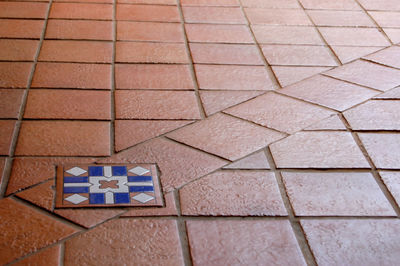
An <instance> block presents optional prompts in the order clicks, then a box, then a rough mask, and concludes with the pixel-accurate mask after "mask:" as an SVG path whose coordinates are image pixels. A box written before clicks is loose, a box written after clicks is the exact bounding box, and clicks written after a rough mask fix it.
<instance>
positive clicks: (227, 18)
mask: <svg viewBox="0 0 400 266" xmlns="http://www.w3.org/2000/svg"><path fill="white" fill-rule="evenodd" d="M182 12H183V17H184V19H185V22H186V23H221V24H246V23H247V21H246V18H245V17H244V15H243V13H242V11H241V10H240V8H239V7H188V6H184V7H183V8H182Z"/></svg>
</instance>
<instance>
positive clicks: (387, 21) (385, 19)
mask: <svg viewBox="0 0 400 266" xmlns="http://www.w3.org/2000/svg"><path fill="white" fill-rule="evenodd" d="M399 10H400V9H399ZM368 14H370V15H371V16H372V18H373V19H374V20H375V21H376V22H377V23H378V25H379V26H381V27H382V28H384V27H387V28H400V18H399V14H400V13H399V12H388V11H369V12H368Z"/></svg>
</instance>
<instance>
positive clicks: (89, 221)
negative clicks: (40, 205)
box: [54, 208, 124, 228]
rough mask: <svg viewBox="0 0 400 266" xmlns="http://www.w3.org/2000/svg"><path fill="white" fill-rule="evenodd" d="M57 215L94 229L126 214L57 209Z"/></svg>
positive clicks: (95, 210) (113, 209) (109, 211)
mask: <svg viewBox="0 0 400 266" xmlns="http://www.w3.org/2000/svg"><path fill="white" fill-rule="evenodd" d="M54 212H55V213H56V214H57V215H60V216H62V217H63V218H65V219H68V220H70V221H71V222H74V223H76V224H79V225H80V226H83V227H85V228H92V227H94V226H96V225H98V224H101V223H104V222H105V221H107V220H109V219H112V218H114V217H116V216H118V215H120V214H122V213H123V212H124V210H122V209H117V208H110V209H56V210H55V211H54Z"/></svg>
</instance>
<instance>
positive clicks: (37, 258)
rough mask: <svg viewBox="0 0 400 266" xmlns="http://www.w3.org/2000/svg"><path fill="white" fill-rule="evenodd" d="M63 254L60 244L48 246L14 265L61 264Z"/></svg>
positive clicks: (38, 265)
mask: <svg viewBox="0 0 400 266" xmlns="http://www.w3.org/2000/svg"><path fill="white" fill-rule="evenodd" d="M60 255H61V247H60V245H56V246H52V247H50V248H46V249H45V250H43V251H39V252H38V253H35V254H33V255H32V256H30V257H28V258H25V259H23V260H21V261H18V262H17V263H14V264H13V265H16V266H26V265H35V266H40V265H45V264H46V265H59V262H60Z"/></svg>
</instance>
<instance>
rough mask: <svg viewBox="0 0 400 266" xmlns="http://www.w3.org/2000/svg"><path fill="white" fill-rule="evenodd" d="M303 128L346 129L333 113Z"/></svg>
mask: <svg viewBox="0 0 400 266" xmlns="http://www.w3.org/2000/svg"><path fill="white" fill-rule="evenodd" d="M304 130H346V127H345V125H344V124H343V122H342V120H340V118H339V116H338V115H333V116H330V117H328V118H326V119H324V120H321V121H319V122H317V123H315V124H312V125H311V126H309V127H307V128H305V129H304Z"/></svg>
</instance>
